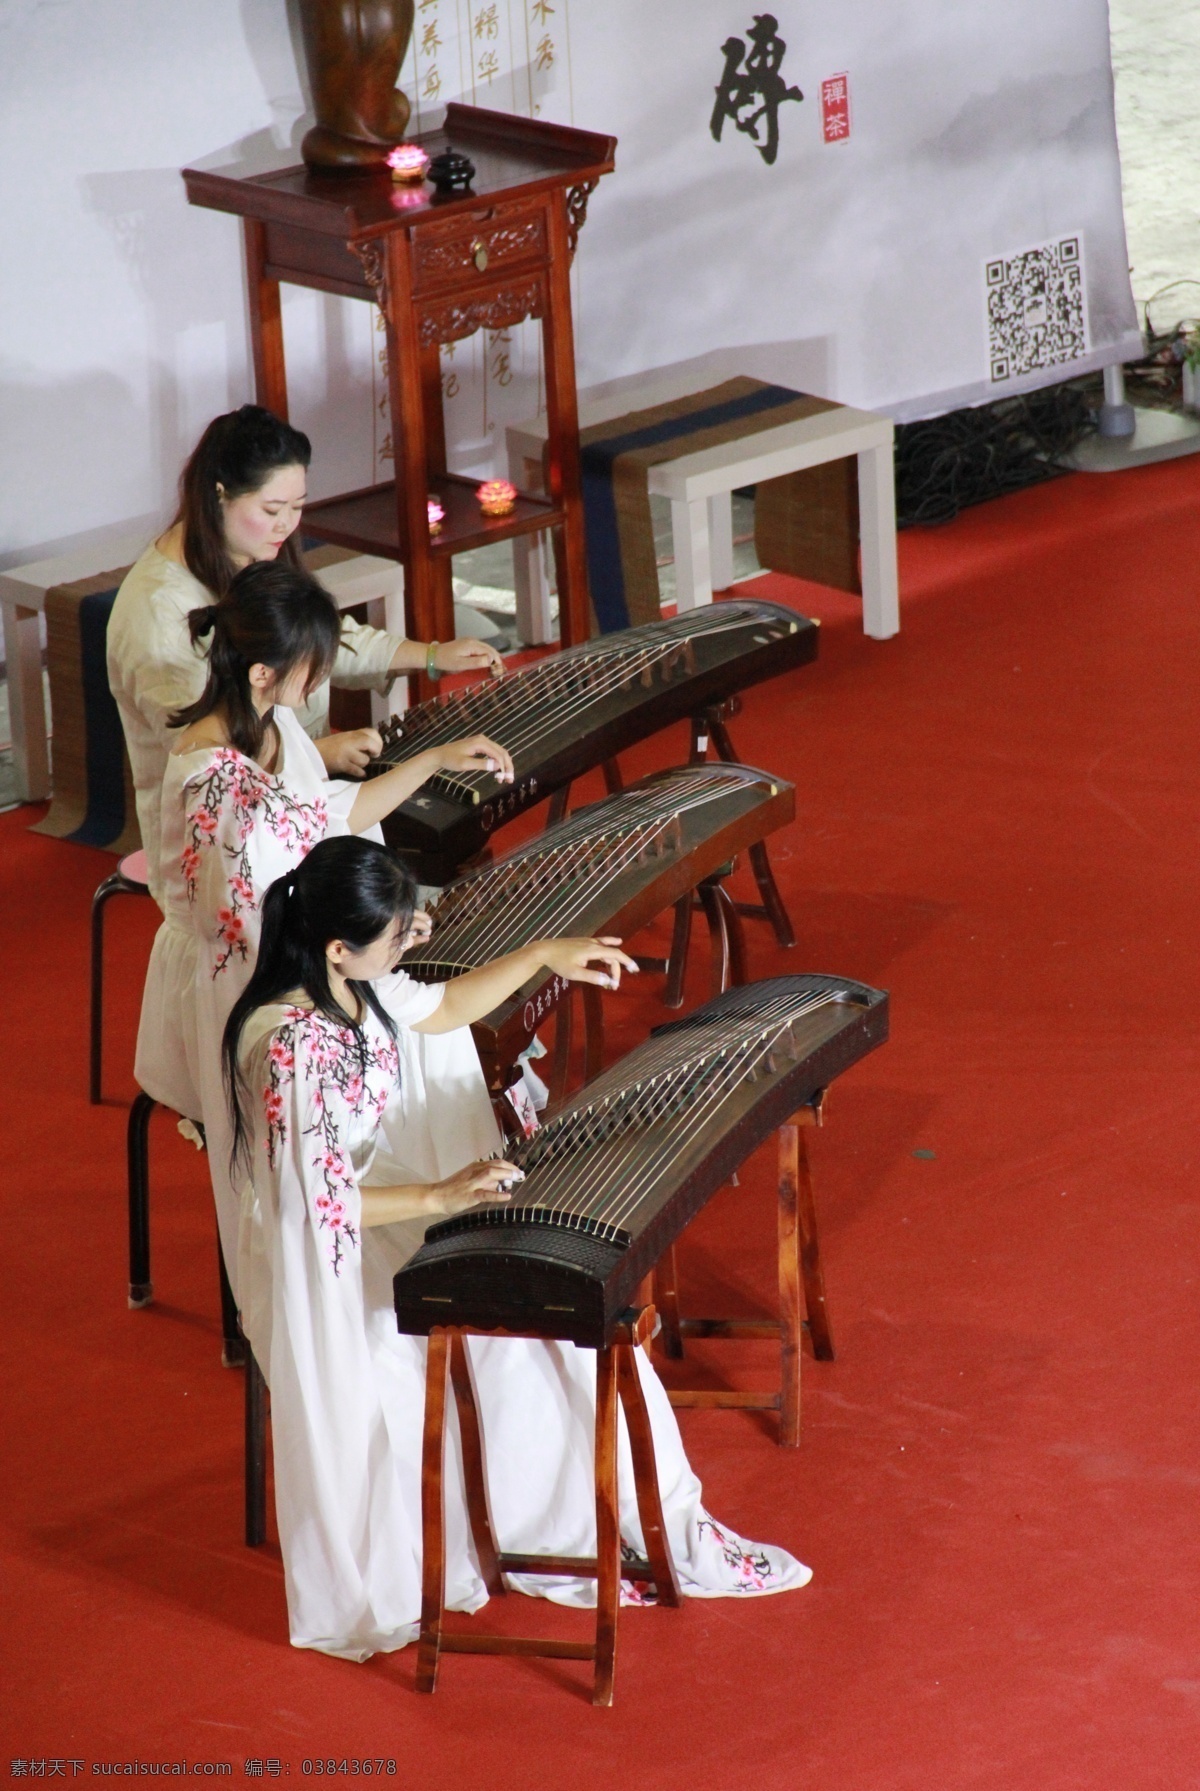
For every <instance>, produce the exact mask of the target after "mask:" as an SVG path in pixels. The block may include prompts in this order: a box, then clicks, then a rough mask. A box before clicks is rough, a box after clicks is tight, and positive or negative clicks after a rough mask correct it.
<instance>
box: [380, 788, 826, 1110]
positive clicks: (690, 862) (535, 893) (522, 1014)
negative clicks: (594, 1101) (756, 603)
mask: <svg viewBox="0 0 1200 1791" xmlns="http://www.w3.org/2000/svg"><path fill="white" fill-rule="evenodd" d="M795 812H796V803H795V791H794V789H793V787H792V785H791V784H789V783H787V782H785V781H784V780H783V779H782V778H776V777H773V776H772V775H771V774H770V773H769V772H766V771H756V770H754V769H753V768H752V767H750V766H746V765H717V764H714V765H691V766H684V767H682V768H681V769H678V770H675V771H660V772H656V773H655V774H654V775H653V776H651V777H647V778H643V779H642V780H641V782H639V783H636V784H631V785H630V786H629V788H628V789H625V790H621V791H619V792H618V793H617V794H616V795H614V796H609V797H606V798H605V799H604V800H603V801H601V802H596V803H592V804H590V805H589V806H588V807H587V808H583V809H577V810H576V812H575V813H574V814H573V815H571V816H570V817H569V818H568V819H566V820H563V821H559V822H557V823H556V824H555V825H554V826H552V827H548V828H547V829H546V831H545V832H544V833H541V834H539V835H538V836H537V838H536V839H533V840H530V841H527V842H526V843H525V844H524V845H521V846H518V847H516V848H514V850H512V851H511V852H508V853H506V854H505V855H504V857H503V858H499V859H497V860H496V861H495V862H494V863H492V864H487V865H481V866H480V867H479V868H478V869H477V870H474V871H470V872H468V874H467V875H466V876H465V877H462V878H460V879H459V881H458V882H456V883H452V884H450V885H449V886H448V887H447V888H446V889H444V890H443V891H442V894H441V896H440V897H439V899H438V900H437V902H435V903H434V905H433V906H432V908H431V909H430V911H429V912H430V918H431V919H432V921H433V934H432V936H431V937H430V939H429V940H428V942H427V943H426V944H424V945H422V946H419V947H418V948H417V949H416V950H414V951H412V952H409V953H408V954H407V955H406V956H405V959H404V968H405V970H406V971H408V973H409V975H410V976H413V977H415V978H416V979H417V980H418V981H419V982H446V981H449V980H450V978H452V977H455V976H459V975H461V974H462V973H463V972H464V971H466V970H471V969H474V968H475V967H476V966H478V965H481V964H488V963H491V961H492V960H493V959H494V958H497V957H500V956H501V955H502V954H503V953H504V952H509V951H516V950H517V949H518V948H519V947H520V946H522V945H528V944H529V943H530V942H531V941H532V940H534V939H562V938H568V937H572V936H576V937H578V936H581V935H582V936H587V935H597V934H614V935H615V936H616V937H618V938H622V939H626V938H630V937H631V936H632V935H633V934H634V933H636V932H637V931H638V930H639V928H641V927H644V926H646V925H647V924H648V923H649V922H650V921H652V920H653V919H654V918H655V917H656V916H657V915H659V914H661V913H662V912H663V911H664V910H665V909H667V908H669V907H671V906H672V905H673V904H674V903H675V902H677V901H679V900H680V898H681V897H683V896H686V895H688V894H689V892H690V891H692V890H693V889H695V888H696V886H697V885H698V884H700V883H701V882H702V881H703V879H704V878H706V877H710V876H712V875H713V874H714V873H715V872H716V871H718V870H719V869H720V868H721V867H722V866H723V865H725V864H727V863H728V861H729V860H730V859H731V858H733V857H734V856H735V855H736V854H738V853H740V852H744V851H746V850H747V849H748V848H749V847H751V846H753V845H754V844H756V843H757V842H758V841H760V840H763V839H765V838H766V837H767V835H768V834H770V833H772V832H774V831H775V830H776V829H777V828H780V827H785V826H787V825H788V823H789V822H790V821H792V820H793V819H794V818H795ZM568 988H569V984H567V983H564V982H563V980H562V979H561V977H556V976H540V977H537V978H534V979H533V980H532V981H531V982H529V983H527V984H526V985H525V987H524V988H522V989H519V990H518V991H517V993H516V994H515V995H513V996H511V997H510V998H509V1000H507V1001H505V1002H503V1003H501V1005H500V1006H499V1007H497V1008H496V1009H495V1010H494V1011H493V1012H492V1013H490V1014H488V1015H487V1016H486V1017H485V1018H484V1019H483V1020H480V1021H478V1022H477V1023H476V1025H475V1026H474V1028H473V1029H472V1030H473V1032H474V1035H475V1043H476V1046H477V1048H478V1050H479V1056H480V1060H481V1062H482V1064H483V1068H484V1074H485V1076H486V1077H487V1081H488V1087H489V1088H490V1089H491V1091H492V1092H493V1094H500V1093H502V1092H503V1090H504V1089H506V1088H507V1087H508V1086H509V1084H510V1083H511V1082H512V1081H513V1080H514V1079H515V1077H516V1076H517V1074H518V1073H519V1065H518V1061H517V1060H518V1058H519V1057H520V1054H521V1052H522V1051H524V1050H525V1048H526V1046H527V1045H528V1044H529V1043H530V1041H531V1040H532V1038H533V1036H534V1033H535V1032H536V1031H537V1028H538V1027H539V1026H540V1025H542V1023H543V1022H544V1021H545V1019H546V1017H547V1016H548V1015H549V1014H550V1013H552V1012H553V1011H554V1009H555V1008H556V1007H557V1006H558V1004H559V1002H560V1001H561V1000H562V998H563V996H564V994H565V993H566V992H567V990H568Z"/></svg>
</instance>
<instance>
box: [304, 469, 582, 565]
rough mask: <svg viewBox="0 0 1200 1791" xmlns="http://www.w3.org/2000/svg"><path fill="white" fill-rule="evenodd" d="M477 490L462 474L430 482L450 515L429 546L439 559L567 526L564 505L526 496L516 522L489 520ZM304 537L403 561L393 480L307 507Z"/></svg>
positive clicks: (498, 518)
mask: <svg viewBox="0 0 1200 1791" xmlns="http://www.w3.org/2000/svg"><path fill="white" fill-rule="evenodd" d="M478 484H479V481H478V479H464V478H462V477H460V476H459V475H458V474H457V473H438V474H434V475H433V476H432V477H431V478H430V480H429V494H430V496H431V497H436V498H437V500H438V502H439V503H440V504H441V506H442V508H443V509H444V510H445V512H446V516H445V520H444V522H443V523H442V527H441V532H440V533H439V534H437V535H434V536H433V537H432V538H431V540H430V543H429V550H430V552H431V554H433V556H434V557H435V558H439V559H440V558H445V557H447V556H449V555H450V554H456V553H466V552H467V551H468V549H470V548H472V547H485V546H486V545H487V543H488V542H489V541H508V540H511V539H512V537H513V536H514V535H528V534H531V533H533V532H535V531H536V530H539V529H548V528H550V527H551V526H552V525H553V524H555V523H561V521H562V520H563V512H562V509H561V508H560V506H559V505H557V504H553V503H551V502H550V500H549V499H548V498H542V497H533V496H531V495H529V494H528V493H526V492H521V493H520V494H519V495H518V497H517V504H516V508H515V510H514V511H513V512H512V514H511V516H485V515H484V514H483V511H482V510H481V509H480V508H479V504H478V502H477V501H476V498H475V489H476V486H477V485H478ZM304 531H305V533H306V534H310V535H315V536H316V537H317V539H318V540H319V541H331V542H333V544H334V545H335V546H336V547H352V548H355V549H356V550H357V551H358V552H359V553H374V554H382V555H383V557H384V558H385V559H389V560H398V559H400V557H401V555H400V538H399V534H398V531H397V528H396V487H395V485H394V484H392V482H391V481H390V480H389V481H388V482H387V484H386V485H368V486H365V487H364V488H363V490H361V491H347V492H344V493H343V494H342V495H341V496H340V497H332V498H322V499H321V500H320V501H319V502H318V503H315V504H307V505H306V506H305V510H304Z"/></svg>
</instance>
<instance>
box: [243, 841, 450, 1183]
mask: <svg viewBox="0 0 1200 1791" xmlns="http://www.w3.org/2000/svg"><path fill="white" fill-rule="evenodd" d="M415 899H416V885H415V883H414V882H413V879H412V875H411V873H410V872H409V871H408V869H407V868H406V867H405V865H404V864H403V863H402V862H401V861H400V859H399V858H397V857H396V855H395V853H393V852H391V851H389V850H388V848H387V847H386V846H382V845H379V844H378V843H377V842H376V841H375V840H365V839H359V838H357V837H346V836H341V837H337V838H334V839H324V840H321V841H320V842H319V844H318V845H315V846H314V847H313V849H312V851H311V852H310V853H309V854H308V857H307V858H305V859H303V860H302V861H301V863H300V864H298V865H297V866H296V868H295V870H293V871H289V872H288V874H287V875H286V876H285V877H277V878H276V880H275V882H274V883H272V885H271V887H270V888H269V889H268V890H267V893H266V895H265V897H264V898H263V905H262V930H261V933H260V936H259V942H258V958H257V961H256V963H255V966H254V974H253V975H252V976H251V978H250V981H249V982H248V983H247V985H246V987H245V989H244V990H243V992H242V994H241V995H240V996H239V998H238V1000H237V1001H236V1002H235V1003H234V1005H233V1011H232V1012H231V1013H230V1016H229V1019H228V1021H227V1022H226V1026H225V1036H224V1038H223V1039H222V1041H221V1064H222V1069H223V1071H224V1076H225V1090H226V1095H227V1098H228V1101H229V1111H230V1115H231V1117H232V1120H233V1160H234V1161H236V1160H237V1158H238V1157H239V1156H242V1155H244V1153H245V1148H246V1143H247V1130H248V1128H247V1123H246V1112H245V1108H244V1105H243V1102H244V1097H245V1092H246V1091H245V1086H244V1083H243V1080H242V1076H241V1071H240V1069H239V1067H238V1049H239V1047H240V1045H241V1039H242V1032H243V1030H244V1028H245V1025H246V1022H247V1020H248V1019H249V1018H250V1016H251V1014H252V1013H253V1012H254V1010H255V1009H256V1008H260V1007H266V1006H268V1005H269V1004H270V1003H271V1002H273V1001H279V1000H281V999H282V997H283V996H285V995H290V994H294V993H295V992H297V991H301V990H302V991H303V992H304V994H306V995H307V996H308V999H309V1000H310V1001H311V1002H312V1004H313V1007H314V1008H315V1010H316V1011H317V1013H319V1014H324V1015H325V1016H326V1018H327V1019H330V1020H333V1021H335V1022H336V1023H337V1024H338V1025H339V1026H348V1027H350V1029H351V1031H352V1032H353V1033H354V1035H355V1038H356V1040H357V1042H358V1050H359V1054H360V1061H361V1064H362V1068H363V1069H364V1071H365V1069H366V1062H367V1056H366V1052H367V1047H366V1038H365V1036H364V1034H363V1030H362V1025H361V1023H360V1019H359V1016H358V1015H357V1014H348V1013H347V1012H346V1010H345V1009H344V1008H343V1007H342V1006H341V1004H340V1003H339V1002H338V1001H336V1000H335V999H334V996H333V991H332V990H331V988H330V986H329V966H328V963H327V962H326V958H325V948H326V946H327V945H328V944H329V942H330V940H332V939H341V940H343V941H344V943H345V944H346V945H348V946H349V947H350V949H351V950H352V951H362V950H364V949H365V948H366V947H367V946H368V945H373V944H374V943H375V941H376V940H377V939H379V938H381V937H382V935H383V934H384V933H386V932H387V930H388V928H389V927H392V926H394V925H395V924H396V922H397V921H399V922H400V925H401V927H402V928H403V929H404V930H407V928H408V924H409V922H410V921H411V919H412V913H413V905H414V902H415ZM349 987H350V989H351V990H352V991H353V992H354V994H355V995H357V996H358V998H359V1001H360V1002H361V1003H362V1004H363V1005H364V1006H365V1007H369V1008H370V1009H371V1012H372V1013H373V1014H375V1015H376V1016H377V1017H378V1018H379V1019H380V1020H381V1021H382V1022H383V1025H384V1026H385V1027H386V1028H387V1030H388V1032H389V1034H390V1035H391V1036H392V1037H393V1038H394V1037H395V1035H396V1026H395V1022H394V1021H393V1020H392V1018H391V1016H390V1014H389V1013H388V1012H387V1010H386V1009H385V1008H384V1006H383V1004H382V1002H381V1001H380V999H379V997H378V995H377V994H376V993H375V990H374V988H373V986H372V985H371V984H370V983H369V982H361V983H360V982H353V981H352V982H350V983H349ZM361 1012H362V1007H360V1009H359V1013H360V1014H361Z"/></svg>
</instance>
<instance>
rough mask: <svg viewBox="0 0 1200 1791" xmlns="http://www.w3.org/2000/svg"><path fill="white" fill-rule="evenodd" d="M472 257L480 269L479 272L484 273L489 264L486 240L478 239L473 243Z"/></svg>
mask: <svg viewBox="0 0 1200 1791" xmlns="http://www.w3.org/2000/svg"><path fill="white" fill-rule="evenodd" d="M471 259H472V261H473V262H474V263H475V266H476V267H477V268H478V269H479V272H480V273H482V272H483V270H484V268H486V266H487V264H488V252H487V244H486V243H485V242H480V241H476V242H473V243H472V244H471Z"/></svg>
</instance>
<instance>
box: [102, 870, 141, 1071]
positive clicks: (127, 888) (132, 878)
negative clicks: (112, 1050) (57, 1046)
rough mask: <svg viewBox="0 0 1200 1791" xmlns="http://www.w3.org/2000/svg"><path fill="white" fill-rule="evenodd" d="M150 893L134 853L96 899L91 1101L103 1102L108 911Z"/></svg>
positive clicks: (113, 874) (107, 878)
mask: <svg viewBox="0 0 1200 1791" xmlns="http://www.w3.org/2000/svg"><path fill="white" fill-rule="evenodd" d="M149 894H150V878H149V872H148V870H147V868H146V854H145V853H144V852H140V851H139V852H130V853H128V854H127V855H126V856H125V857H124V858H122V860H121V861H120V863H119V864H118V865H117V868H116V870H115V871H113V873H112V874H111V876H108V877H106V878H105V879H104V881H103V883H102V884H101V885H100V887H99V889H97V891H96V893H95V895H94V896H93V897H92V1016H91V1058H90V1065H89V1069H90V1080H89V1099H90V1100H91V1102H92V1105H93V1106H95V1105H96V1104H97V1103H98V1102H99V1100H100V1075H101V1062H102V1055H103V1050H104V910H105V908H106V907H107V906H108V904H109V902H110V901H111V900H112V898H113V896H118V895H143V896H148V895H149Z"/></svg>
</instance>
